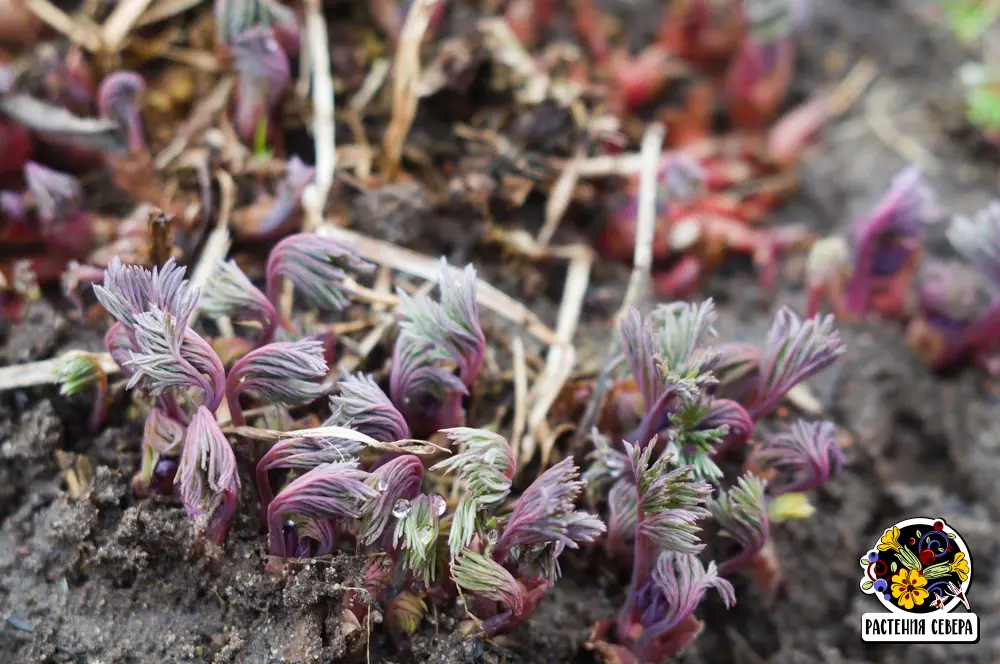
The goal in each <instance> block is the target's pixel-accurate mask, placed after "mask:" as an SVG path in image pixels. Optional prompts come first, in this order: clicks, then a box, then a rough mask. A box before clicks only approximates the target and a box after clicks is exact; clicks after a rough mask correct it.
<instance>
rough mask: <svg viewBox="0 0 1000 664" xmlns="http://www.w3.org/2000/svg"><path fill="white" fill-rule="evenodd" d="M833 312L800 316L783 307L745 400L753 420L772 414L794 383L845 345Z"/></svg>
mask: <svg viewBox="0 0 1000 664" xmlns="http://www.w3.org/2000/svg"><path fill="white" fill-rule="evenodd" d="M833 324H834V318H833V316H823V317H819V316H814V317H813V318H809V319H806V320H804V321H803V320H801V319H800V318H799V317H798V316H797V315H796V314H795V313H794V312H793V311H792V310H791V309H789V308H788V307H782V309H781V310H780V311H778V315H777V316H776V317H775V320H774V324H773V325H772V326H771V330H770V331H769V332H768V335H767V343H766V345H765V348H764V351H763V352H762V353H761V359H760V376H759V379H758V381H757V386H756V389H755V390H754V393H753V397H752V398H750V399H749V401H748V402H747V403H746V404H745V405H746V409H747V412H748V413H749V414H750V417H751V418H753V420H754V421H756V420H759V419H760V418H761V417H764V416H765V415H768V414H770V413H771V412H772V411H773V410H774V409H775V408H777V406H778V404H779V403H780V402H781V399H783V398H784V396H785V395H786V394H788V391H789V390H791V389H792V388H793V387H795V385H797V384H798V383H801V382H802V381H804V380H807V379H808V378H810V377H811V376H814V375H815V374H817V373H819V372H820V371H822V370H823V369H825V368H827V367H828V366H830V365H831V364H832V363H833V362H834V360H836V359H837V358H838V357H840V356H841V355H842V354H843V353H844V351H845V350H846V348H845V347H844V345H843V344H842V343H841V342H840V335H839V334H838V333H837V331H836V330H835V329H834V327H833Z"/></svg>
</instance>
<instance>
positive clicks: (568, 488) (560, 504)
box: [493, 459, 606, 581]
mask: <svg viewBox="0 0 1000 664" xmlns="http://www.w3.org/2000/svg"><path fill="white" fill-rule="evenodd" d="M579 476H580V475H579V469H578V468H577V467H576V466H575V465H574V464H573V459H563V460H562V461H560V462H559V463H557V464H556V465H554V466H552V467H551V468H549V469H548V470H546V471H545V472H544V473H542V474H541V475H540V476H539V477H538V479H536V480H535V481H534V482H532V484H531V486H529V487H528V489H527V490H526V491H525V492H524V493H523V494H521V498H520V500H519V501H518V503H517V507H515V508H514V512H513V513H512V514H511V515H510V517H509V518H508V519H507V524H506V526H505V527H504V531H503V535H502V536H501V537H500V540H499V542H498V543H497V545H496V549H495V551H494V554H493V555H494V558H496V559H497V560H500V561H504V560H505V559H506V557H507V553H508V552H509V551H510V550H511V549H513V548H514V547H518V548H519V549H522V550H523V549H525V548H530V547H545V554H546V557H549V558H551V559H552V563H551V564H549V565H546V566H545V567H546V568H548V569H552V570H554V572H555V574H556V575H557V574H558V564H557V563H556V562H555V559H556V558H557V557H558V556H559V554H560V553H562V551H563V549H564V548H567V547H568V548H570V549H576V548H579V545H580V544H581V543H585V542H593V541H594V540H595V539H596V538H597V537H598V536H600V535H601V534H602V533H603V532H604V531H605V530H606V529H605V527H604V524H603V523H602V522H601V520H600V519H598V518H597V517H596V516H593V515H592V514H586V513H583V512H577V511H576V501H577V499H578V498H579V496H580V493H581V492H582V491H583V482H581V481H580V480H579ZM549 580H550V581H555V580H556V579H555V578H550V579H549Z"/></svg>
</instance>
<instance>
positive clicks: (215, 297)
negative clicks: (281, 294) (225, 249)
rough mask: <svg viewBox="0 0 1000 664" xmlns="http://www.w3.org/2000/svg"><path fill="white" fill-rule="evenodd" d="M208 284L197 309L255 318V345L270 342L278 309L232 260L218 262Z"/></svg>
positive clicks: (208, 313) (217, 315) (215, 313)
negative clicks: (257, 334) (209, 285)
mask: <svg viewBox="0 0 1000 664" xmlns="http://www.w3.org/2000/svg"><path fill="white" fill-rule="evenodd" d="M210 283H211V285H212V287H211V288H209V289H208V290H207V291H206V293H205V296H204V298H203V299H202V301H201V309H202V311H203V312H204V313H205V314H206V315H208V316H212V317H215V318H218V317H221V316H230V317H233V318H235V319H237V320H241V321H243V320H252V321H257V322H258V323H260V325H261V332H260V335H259V336H258V338H257V343H258V346H262V345H265V344H267V343H269V342H270V341H271V339H272V338H273V337H274V331H275V329H276V328H277V325H278V311H277V310H276V309H275V308H274V305H273V304H271V301H270V300H268V299H267V296H265V295H264V293H262V292H261V291H260V289H258V288H257V287H256V286H254V285H253V283H252V282H251V281H250V279H248V278H247V276H246V274H244V273H243V270H241V269H240V266H239V265H237V264H236V261H234V260H230V261H219V264H218V267H217V268H216V272H215V275H214V277H213V278H212V279H211V282H210Z"/></svg>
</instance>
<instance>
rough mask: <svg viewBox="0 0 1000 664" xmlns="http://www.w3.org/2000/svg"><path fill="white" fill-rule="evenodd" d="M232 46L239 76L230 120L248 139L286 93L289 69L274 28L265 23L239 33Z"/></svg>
mask: <svg viewBox="0 0 1000 664" xmlns="http://www.w3.org/2000/svg"><path fill="white" fill-rule="evenodd" d="M231 46H232V53H233V66H234V67H235V69H236V74H237V77H238V78H237V89H236V109H235V113H234V117H233V123H234V124H235V126H236V131H237V132H238V133H239V135H240V138H241V139H242V140H244V141H246V142H250V141H251V140H252V139H253V137H254V134H255V133H256V132H257V130H258V126H259V125H260V123H262V122H267V120H268V118H270V117H271V115H272V113H273V112H274V111H275V110H276V109H277V108H278V105H279V104H280V103H281V100H282V98H283V97H284V96H285V90H286V89H287V88H288V83H289V81H290V80H291V68H290V65H289V63H288V56H287V55H286V54H285V51H284V49H282V48H281V45H280V44H279V43H278V40H277V39H275V36H274V30H272V29H271V28H269V27H267V26H263V25H259V26H257V27H253V28H250V29H248V30H246V31H244V32H242V33H241V34H240V35H239V36H238V37H236V39H235V40H234V41H233V42H232V45H231Z"/></svg>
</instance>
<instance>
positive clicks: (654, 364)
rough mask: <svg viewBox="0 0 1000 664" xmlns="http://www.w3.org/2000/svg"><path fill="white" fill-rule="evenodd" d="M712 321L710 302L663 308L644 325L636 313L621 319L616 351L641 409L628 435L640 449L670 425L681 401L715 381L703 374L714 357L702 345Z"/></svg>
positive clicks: (711, 331)
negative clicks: (639, 418) (632, 382)
mask: <svg viewBox="0 0 1000 664" xmlns="http://www.w3.org/2000/svg"><path fill="white" fill-rule="evenodd" d="M715 317H716V314H715V308H714V304H713V302H712V301H711V300H707V301H705V302H703V303H701V304H700V305H692V304H689V303H686V302H680V303H673V304H669V305H664V306H661V307H659V308H658V309H657V310H655V311H654V312H652V313H651V314H650V315H649V316H647V317H646V319H645V320H643V318H642V316H641V315H640V314H639V312H638V311H637V310H635V309H629V310H628V311H626V312H625V313H624V315H623V316H622V318H621V322H620V325H619V335H620V339H621V348H622V352H623V354H624V356H625V360H626V362H627V364H628V366H629V370H630V371H631V373H632V377H633V378H634V379H635V381H636V383H637V384H638V386H639V392H640V393H641V394H642V397H643V404H644V414H643V417H642V421H641V422H640V423H639V426H638V428H637V429H636V431H635V432H634V433H633V434H631V435H630V438H631V440H633V441H634V442H635V443H636V444H638V445H639V446H640V447H641V446H645V445H648V444H650V442H651V441H652V440H653V439H654V438H655V437H656V435H657V434H658V433H659V432H660V431H662V430H664V429H665V428H666V427H668V426H669V425H670V419H671V417H672V416H673V415H674V414H675V412H676V411H677V409H678V407H679V404H680V403H681V402H682V401H685V400H691V399H693V398H695V396H696V395H697V394H698V393H699V391H700V390H701V389H703V388H705V387H707V386H708V384H709V383H710V382H711V381H713V380H714V379H713V378H712V377H711V375H710V374H708V373H706V370H707V369H708V368H710V367H711V365H712V363H713V362H714V359H715V357H716V354H715V352H714V351H712V350H711V349H709V348H705V347H704V346H703V344H704V343H705V341H706V340H707V339H708V338H710V337H711V336H714V334H715V329H714V327H713V324H714V322H715Z"/></svg>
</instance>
